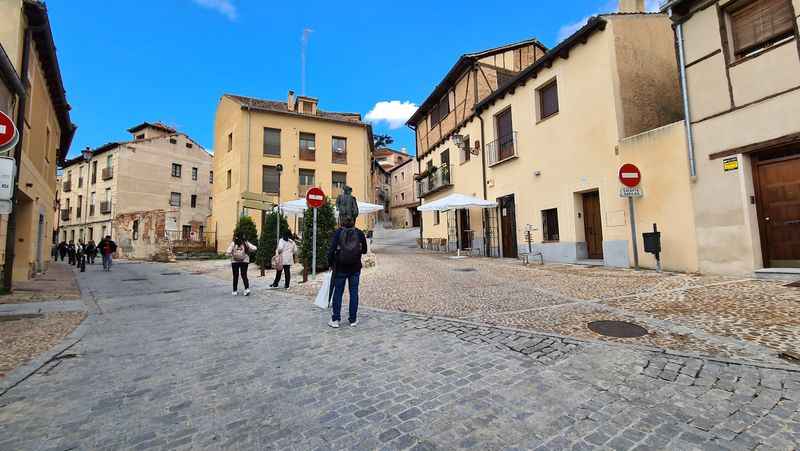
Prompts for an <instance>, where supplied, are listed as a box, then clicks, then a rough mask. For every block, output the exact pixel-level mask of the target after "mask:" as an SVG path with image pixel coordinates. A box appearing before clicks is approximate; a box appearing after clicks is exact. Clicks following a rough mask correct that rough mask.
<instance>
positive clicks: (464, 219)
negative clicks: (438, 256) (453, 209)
mask: <svg viewBox="0 0 800 451" xmlns="http://www.w3.org/2000/svg"><path fill="white" fill-rule="evenodd" d="M458 227H459V231H458V232H459V237H460V241H461V243H460V244H461V250H462V251H463V250H467V249H471V248H472V233H471V232H472V228H471V227H470V225H469V210H466V209H464V210H458Z"/></svg>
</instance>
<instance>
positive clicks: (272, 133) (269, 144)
mask: <svg viewBox="0 0 800 451" xmlns="http://www.w3.org/2000/svg"><path fill="white" fill-rule="evenodd" d="M280 154H281V130H280V129H278V128H269V127H264V155H270V156H274V157H277V156H280Z"/></svg>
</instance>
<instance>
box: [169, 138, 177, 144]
mask: <svg viewBox="0 0 800 451" xmlns="http://www.w3.org/2000/svg"><path fill="white" fill-rule="evenodd" d="M169 143H170V144H178V140H177V139H175V138H170V139H169Z"/></svg>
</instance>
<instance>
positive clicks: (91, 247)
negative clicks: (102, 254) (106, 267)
mask: <svg viewBox="0 0 800 451" xmlns="http://www.w3.org/2000/svg"><path fill="white" fill-rule="evenodd" d="M96 257H97V244H95V242H94V240H89V244H87V245H86V261H88V262H89V264H90V265H94V259H95V258H96Z"/></svg>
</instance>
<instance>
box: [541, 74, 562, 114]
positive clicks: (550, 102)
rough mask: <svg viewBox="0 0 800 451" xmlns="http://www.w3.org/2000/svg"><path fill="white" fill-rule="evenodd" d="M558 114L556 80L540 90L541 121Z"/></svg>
mask: <svg viewBox="0 0 800 451" xmlns="http://www.w3.org/2000/svg"><path fill="white" fill-rule="evenodd" d="M556 113H558V84H557V83H556V81H555V80H553V81H552V82H551V83H548V84H547V85H545V86H543V87H541V88H539V120H544V119H547V118H548V117H550V116H552V115H554V114H556Z"/></svg>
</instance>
